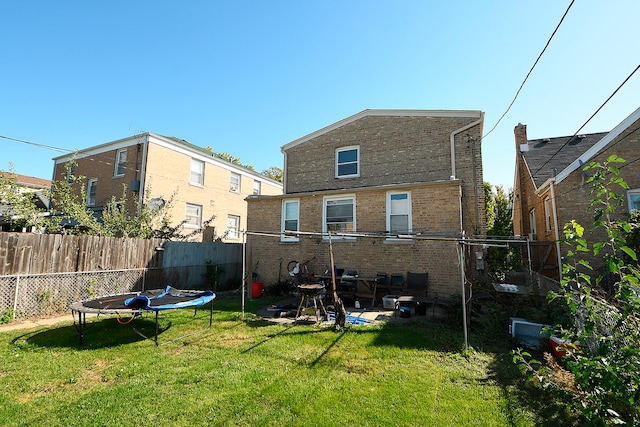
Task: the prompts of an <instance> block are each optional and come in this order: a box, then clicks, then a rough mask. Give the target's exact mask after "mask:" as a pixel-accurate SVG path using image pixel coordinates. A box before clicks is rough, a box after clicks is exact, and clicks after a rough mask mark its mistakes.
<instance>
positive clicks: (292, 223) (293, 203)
mask: <svg viewBox="0 0 640 427" xmlns="http://www.w3.org/2000/svg"><path fill="white" fill-rule="evenodd" d="M281 230H282V233H283V234H282V237H281V239H280V240H282V241H287V242H297V241H298V240H299V239H298V236H295V235H291V234H284V232H285V231H300V201H299V200H298V199H295V200H283V201H282V224H281Z"/></svg>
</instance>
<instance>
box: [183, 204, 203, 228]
mask: <svg viewBox="0 0 640 427" xmlns="http://www.w3.org/2000/svg"><path fill="white" fill-rule="evenodd" d="M201 223H202V206H201V205H194V204H192V203H187V206H186V209H185V211H184V225H185V227H191V228H197V227H200V224H201Z"/></svg>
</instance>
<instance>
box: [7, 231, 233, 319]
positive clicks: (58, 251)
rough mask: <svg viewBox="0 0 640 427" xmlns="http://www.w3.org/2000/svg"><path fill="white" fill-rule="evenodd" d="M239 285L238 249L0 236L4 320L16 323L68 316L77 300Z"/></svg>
mask: <svg viewBox="0 0 640 427" xmlns="http://www.w3.org/2000/svg"><path fill="white" fill-rule="evenodd" d="M212 268H214V269H216V270H217V271H218V275H217V277H216V280H217V281H216V282H215V283H214V282H212V277H211V274H210V271H211V269H212ZM241 279H242V245H241V244H236V243H221V242H204V243H200V242H172V241H168V240H163V239H125V238H114V237H94V236H64V235H41V234H27V233H0V314H2V312H6V310H7V309H9V310H12V312H13V315H14V316H15V317H31V316H35V317H38V316H43V315H51V314H57V313H64V312H65V311H68V310H69V306H70V305H71V303H73V302H74V301H78V300H81V299H86V298H90V297H95V296H103V295H108V294H112V293H123V292H130V291H139V290H143V289H157V288H163V287H165V286H167V285H171V286H173V287H176V288H180V289H213V290H218V289H220V288H229V287H234V286H236V285H237V286H238V287H239V286H240V284H241Z"/></svg>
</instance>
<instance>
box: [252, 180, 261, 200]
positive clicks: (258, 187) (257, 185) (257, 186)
mask: <svg viewBox="0 0 640 427" xmlns="http://www.w3.org/2000/svg"><path fill="white" fill-rule="evenodd" d="M256 190H257V191H256ZM260 194H262V182H260V181H258V180H257V179H254V180H253V195H254V196H259V195H260Z"/></svg>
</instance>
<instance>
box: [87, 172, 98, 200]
mask: <svg viewBox="0 0 640 427" xmlns="http://www.w3.org/2000/svg"><path fill="white" fill-rule="evenodd" d="M97 190H98V178H91V179H90V180H89V181H87V206H95V205H96V191H97Z"/></svg>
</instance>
